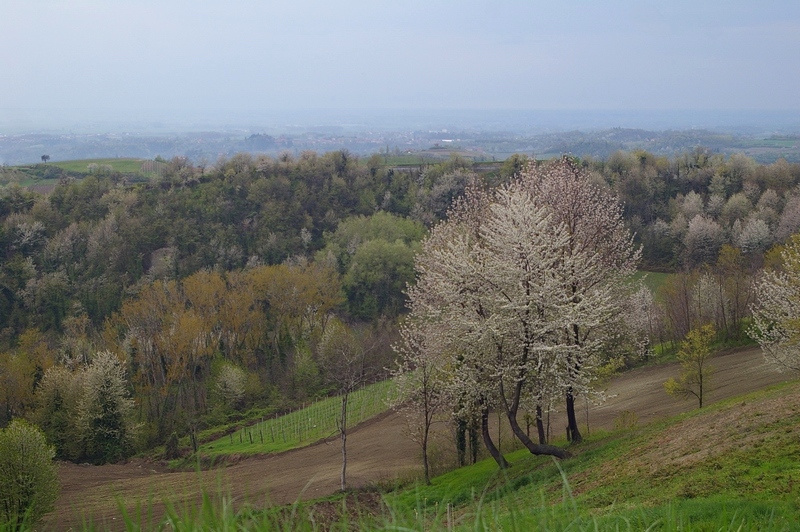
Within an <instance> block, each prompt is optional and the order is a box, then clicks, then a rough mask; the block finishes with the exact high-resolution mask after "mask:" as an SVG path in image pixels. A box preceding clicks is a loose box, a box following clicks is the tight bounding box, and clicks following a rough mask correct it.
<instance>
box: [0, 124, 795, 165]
mask: <svg viewBox="0 0 800 532" xmlns="http://www.w3.org/2000/svg"><path fill="white" fill-rule="evenodd" d="M698 147H701V148H705V149H707V150H709V151H711V152H715V153H723V154H730V153H736V152H741V153H744V154H746V155H748V156H750V157H752V158H754V159H755V160H757V161H758V162H761V163H771V162H774V161H776V160H777V159H779V158H785V159H786V160H788V161H790V162H800V134H798V133H794V134H785V133H782V134H774V133H761V134H744V133H727V132H726V133H722V132H717V131H712V130H707V129H687V130H666V131H648V130H645V129H629V128H611V129H601V130H592V131H580V130H572V131H555V132H545V133H527V134H521V133H515V132H512V131H498V130H480V129H471V128H470V129H466V128H465V129H463V130H448V129H442V130H408V131H400V130H398V131H385V130H381V131H379V130H366V129H347V128H310V129H307V130H303V131H300V132H294V133H291V134H280V135H277V134H268V133H263V132H257V133H251V132H246V131H244V130H238V131H227V132H205V133H204V132H194V133H185V134H170V135H148V134H118V133H115V134H19V135H5V136H4V135H0V164H6V165H18V164H32V163H36V162H40V161H41V160H42V156H43V155H47V156H49V159H50V160H51V161H53V162H57V161H67V160H76V159H97V158H116V157H133V158H142V159H154V158H155V157H158V156H160V157H163V158H165V159H170V158H172V157H174V156H186V157H188V158H189V159H191V160H192V161H195V162H200V161H206V162H212V163H213V162H214V161H216V160H217V159H218V158H219V157H227V156H231V155H233V154H235V153H239V152H251V153H263V154H267V155H273V156H274V155H278V154H280V153H282V152H290V153H293V154H298V153H300V152H302V151H305V150H314V151H317V152H328V151H334V150H340V149H345V150H348V151H350V152H351V153H353V154H356V155H361V156H364V155H367V156H368V155H372V154H376V153H379V154H385V155H387V156H388V155H393V156H399V155H402V156H409V155H410V156H417V157H419V158H422V159H434V160H435V159H441V158H447V157H449V154H450V153H451V152H457V153H459V154H460V155H461V156H464V157H468V158H471V159H473V160H477V161H493V160H503V159H505V158H507V157H508V156H509V155H511V154H513V153H524V154H527V155H530V156H536V157H539V158H545V157H550V156H554V155H559V154H563V153H570V154H573V155H576V156H580V157H587V156H588V157H593V158H606V157H608V156H609V155H610V154H612V153H614V152H615V151H617V150H636V149H644V150H647V151H649V152H650V153H654V154H656V155H666V156H671V155H675V154H678V153H685V152H687V151H692V150H694V149H695V148H698Z"/></svg>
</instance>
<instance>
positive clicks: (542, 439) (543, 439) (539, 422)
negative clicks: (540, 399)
mask: <svg viewBox="0 0 800 532" xmlns="http://www.w3.org/2000/svg"><path fill="white" fill-rule="evenodd" d="M536 431H537V432H538V433H539V443H541V444H543V445H544V444H546V443H547V433H546V432H545V431H544V420H543V419H542V406H541V405H536Z"/></svg>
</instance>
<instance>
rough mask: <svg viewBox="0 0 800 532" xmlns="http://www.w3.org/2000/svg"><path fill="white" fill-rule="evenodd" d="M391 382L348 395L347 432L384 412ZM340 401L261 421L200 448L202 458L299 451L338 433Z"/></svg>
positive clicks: (334, 398)
mask: <svg viewBox="0 0 800 532" xmlns="http://www.w3.org/2000/svg"><path fill="white" fill-rule="evenodd" d="M393 386H394V383H393V382H392V381H388V380H387V381H383V382H378V383H375V384H370V385H369V386H365V387H364V388H362V389H360V390H357V391H355V392H353V393H351V394H350V396H349V398H348V402H347V411H348V416H347V421H348V428H352V427H354V426H355V425H358V424H359V423H362V422H364V421H366V420H368V419H370V418H372V417H375V416H377V415H378V414H381V413H383V412H385V411H386V408H387V406H386V400H387V399H388V397H389V394H390V393H391V391H392V389H393ZM341 405H342V400H341V398H340V397H338V396H337V397H329V398H327V399H323V400H321V401H317V402H315V403H311V404H309V405H308V406H305V407H304V408H301V409H299V410H296V411H294V412H290V413H288V414H285V415H283V416H277V415H276V416H275V417H271V418H265V419H262V420H261V421H259V422H258V423H256V424H254V425H250V426H248V427H243V428H241V429H239V430H238V431H236V432H235V433H231V434H229V435H227V436H223V437H222V438H219V439H218V440H215V441H213V442H210V443H207V444H205V445H202V446H200V452H201V453H202V454H203V455H206V456H219V455H225V454H232V453H238V454H260V453H273V452H280V451H285V450H288V449H293V448H295V447H301V446H303V445H308V444H311V443H314V442H316V441H319V440H321V439H323V438H328V437H330V436H333V435H334V434H336V433H337V432H338V426H337V424H336V423H337V421H338V419H339V415H340V412H341V407H342V406H341Z"/></svg>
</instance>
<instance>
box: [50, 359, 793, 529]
mask: <svg viewBox="0 0 800 532" xmlns="http://www.w3.org/2000/svg"><path fill="white" fill-rule="evenodd" d="M713 366H714V367H715V370H716V372H715V375H714V380H713V381H712V391H711V392H710V393H709V396H708V402H709V403H711V402H714V401H717V400H720V399H724V398H727V397H731V396H734V395H739V394H742V393H746V392H748V391H753V390H757V389H760V388H764V387H766V386H768V385H770V384H775V383H779V382H783V381H784V380H787V379H788V378H790V376H789V375H784V374H781V373H778V372H777V371H775V370H774V369H772V368H770V367H768V366H767V365H766V364H765V363H764V359H763V356H762V354H761V351H760V350H758V349H756V348H748V349H742V350H734V351H730V352H727V353H723V354H720V355H718V356H716V357H715V358H714V360H713ZM676 374H677V366H676V365H675V364H668V365H663V366H654V367H648V368H641V369H637V370H634V371H631V372H628V373H626V374H624V375H622V376H620V377H617V378H616V379H614V380H612V381H611V382H610V383H609V385H608V387H607V389H606V394H607V396H608V399H607V400H606V402H605V403H604V404H602V405H600V406H592V407H590V409H589V422H590V427H591V429H592V430H594V429H596V428H598V427H602V428H609V429H610V428H613V426H614V420H615V419H617V417H618V416H619V415H620V413H621V412H623V411H626V410H627V411H632V412H635V413H636V415H637V418H638V421H639V423H648V422H650V421H653V420H654V419H658V418H663V417H666V416H671V415H674V414H677V413H680V412H683V411H686V410H689V409H691V408H695V406H696V401H694V402H693V401H691V400H687V401H681V400H679V399H675V398H672V397H670V396H668V395H667V394H666V393H665V392H664V388H663V382H664V381H665V380H666V379H667V378H669V377H670V376H675V375H676ZM492 417H495V416H492ZM581 421H585V419H582V420H581ZM564 425H565V423H563V422H562V420H561V419H558V418H554V420H553V426H554V427H561V426H564ZM559 430H560V429H559ZM404 431H405V422H404V420H403V419H402V418H401V417H399V416H398V415H396V414H386V415H383V416H380V417H378V418H376V419H374V420H372V421H370V422H367V423H366V424H364V425H362V426H360V427H359V428H358V429H357V430H355V431H353V432H352V433H351V434H350V437H349V438H348V445H347V448H348V464H347V479H348V485H349V486H351V487H360V486H364V485H367V484H369V483H375V482H381V481H391V480H393V479H396V478H403V477H409V476H411V475H416V474H418V472H419V470H420V462H419V448H418V447H417V446H416V444H414V443H413V442H411V441H410V440H409V439H408V438H407V437H406V436H405V434H404ZM554 432H556V430H554ZM340 473H341V448H340V446H339V442H338V440H336V441H334V442H332V443H327V444H326V443H322V444H317V445H314V446H311V447H306V448H303V449H298V450H294V451H289V452H287V453H283V454H280V455H274V456H267V457H257V458H249V459H246V460H243V461H242V462H240V463H238V464H236V465H232V466H230V467H227V468H224V469H220V470H215V471H202V472H192V473H186V472H181V473H173V472H168V471H166V470H164V469H163V468H161V467H159V466H155V465H153V464H150V463H146V462H141V461H133V462H130V463H128V464H122V465H107V466H82V465H75V464H62V465H61V466H60V470H59V476H60V479H61V483H62V490H61V496H60V497H59V499H58V501H57V503H56V509H55V511H54V512H52V514H50V516H48V518H47V519H46V523H45V524H46V526H47V527H48V528H54V529H58V530H68V529H70V527H76V528H80V524H81V523H82V522H83V520H84V519H83V516H85V515H87V514H88V513H91V514H92V515H94V516H95V517H94V521H95V523H98V522H99V523H104V525H105V526H109V527H111V528H122V527H121V522H120V521H119V520H118V519H115V518H114V516H116V515H118V514H119V506H120V505H122V506H125V507H127V508H128V509H129V511H131V512H134V511H135V508H136V507H137V506H139V507H147V506H152V508H153V513H154V514H155V515H161V514H162V512H163V507H162V506H161V504H160V503H159V501H163V500H170V501H174V502H175V504H176V506H177V507H178V508H183V507H184V505H187V504H188V505H189V506H191V505H194V504H196V501H197V500H198V499H199V497H200V493H201V491H202V490H204V489H205V490H206V491H207V492H211V493H224V494H228V495H230V496H231V497H233V498H234V501H235V502H236V503H237V504H242V503H243V502H244V501H248V502H249V503H250V504H254V505H259V506H263V505H268V504H270V503H272V504H283V503H291V502H294V501H295V500H297V499H298V498H303V499H309V498H314V497H320V496H325V495H329V494H331V493H333V492H335V491H336V490H337V489H339V475H340ZM149 501H153V503H152V504H150V502H149ZM115 525H116V526H115Z"/></svg>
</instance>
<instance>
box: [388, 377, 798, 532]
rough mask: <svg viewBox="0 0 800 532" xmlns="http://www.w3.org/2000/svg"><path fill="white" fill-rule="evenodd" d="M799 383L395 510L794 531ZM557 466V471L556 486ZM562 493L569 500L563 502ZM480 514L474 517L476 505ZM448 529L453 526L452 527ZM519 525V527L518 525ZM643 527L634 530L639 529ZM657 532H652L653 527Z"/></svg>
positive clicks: (482, 478) (519, 461) (458, 482)
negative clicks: (446, 510)
mask: <svg viewBox="0 0 800 532" xmlns="http://www.w3.org/2000/svg"><path fill="white" fill-rule="evenodd" d="M798 405H800V383H791V384H788V385H783V386H779V387H775V388H771V389H769V390H767V391H763V392H758V393H754V394H750V395H747V396H744V397H739V398H737V399H734V400H730V401H726V402H722V403H718V404H715V405H712V406H711V407H708V408H705V409H703V410H698V411H694V412H691V413H689V414H685V415H682V416H678V417H676V418H674V419H671V420H667V421H664V422H660V423H656V424H653V425H649V426H646V427H642V428H634V429H628V430H624V431H620V432H616V433H613V434H605V435H599V436H595V437H593V438H592V439H591V440H589V441H587V442H585V443H583V444H581V445H580V446H576V447H574V448H572V451H573V453H574V454H575V456H574V457H573V458H571V459H569V460H566V461H564V462H563V463H561V464H558V465H557V464H555V463H554V462H553V460H552V459H548V458H543V457H533V456H531V455H529V454H528V453H527V451H518V452H516V453H513V454H511V455H509V458H510V460H511V461H512V463H513V465H512V467H511V468H510V469H509V470H508V471H505V472H499V471H498V470H497V468H496V467H495V466H494V464H493V463H492V462H489V461H485V462H482V463H480V464H477V465H476V466H472V467H469V468H463V469H460V470H457V471H453V472H451V473H448V474H446V475H442V476H441V477H438V478H436V479H435V480H434V482H433V484H432V485H431V486H418V487H415V488H413V489H409V490H405V491H400V492H397V493H396V494H394V495H393V496H392V497H391V499H392V500H393V505H395V506H397V507H399V508H412V507H413V508H418V510H417V511H423V512H427V513H428V519H430V520H431V521H432V522H434V523H436V524H437V526H442V525H446V523H444V522H442V519H444V518H445V515H444V514H443V513H442V510H441V508H444V507H446V506H447V504H453V505H455V506H456V508H457V512H456V513H457V516H458V519H459V520H460V522H461V523H462V524H463V525H469V524H470V523H471V524H473V525H474V523H475V520H476V517H475V516H476V515H479V514H480V515H482V517H481V519H486V520H488V521H489V522H491V523H494V525H492V526H493V527H494V526H500V527H502V528H506V526H508V527H510V528H514V527H523V528H524V527H525V526H530V525H535V526H537V527H539V526H541V525H542V524H543V523H546V522H548V523H549V522H551V521H548V520H552V519H561V521H558V522H559V523H562V524H563V523H564V522H565V521H563V520H564V519H567V521H566V522H567V523H573V522H575V523H578V524H580V526H579V528H582V527H583V526H588V527H589V528H593V527H594V525H595V524H599V526H600V528H601V529H605V528H606V527H610V528H614V527H615V526H617V525H619V524H620V523H622V524H623V525H624V526H623V529H627V525H625V523H628V524H630V523H633V528H632V529H634V530H635V529H638V528H639V526H644V525H646V526H650V525H651V524H653V523H655V522H656V521H659V522H661V523H662V524H665V525H666V524H669V523H672V524H673V525H674V526H666V528H667V529H673V528H679V526H678V525H679V524H680V523H684V524H687V523H690V524H691V526H692V529H700V530H705V529H714V530H716V529H720V528H722V529H728V528H731V527H730V526H729V525H731V524H733V525H734V526H732V528H734V529H736V528H738V526H739V525H742V524H743V525H744V529H746V530H755V529H767V528H772V529H777V530H780V529H795V528H793V527H794V526H795V525H794V523H798V522H800V508H799V506H800V406H798ZM559 466H560V467H561V468H563V472H564V477H565V478H566V480H567V482H568V484H566V485H565V483H564V482H563V479H562V476H561V473H560V471H559ZM567 490H571V492H572V495H573V496H572V497H570V496H569V495H568V494H567V495H565V493H567ZM479 503H480V504H481V505H482V507H483V509H482V510H481V511H480V512H479V511H478V505H479ZM453 519H455V518H453ZM523 525H524V526H523ZM646 526H644V528H646ZM659 529H660V528H659Z"/></svg>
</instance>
